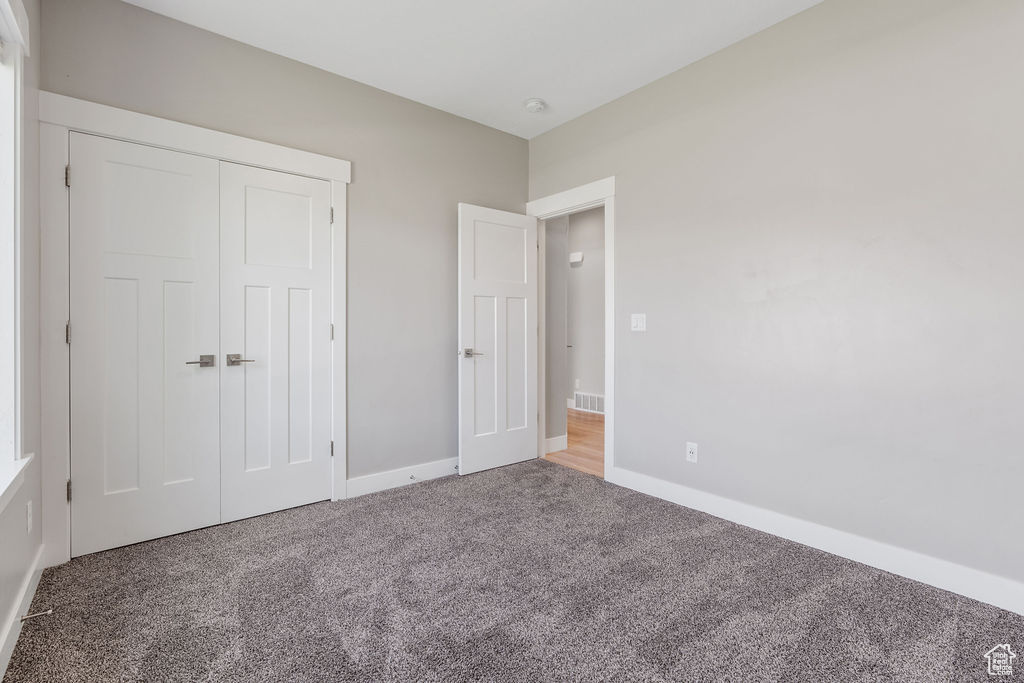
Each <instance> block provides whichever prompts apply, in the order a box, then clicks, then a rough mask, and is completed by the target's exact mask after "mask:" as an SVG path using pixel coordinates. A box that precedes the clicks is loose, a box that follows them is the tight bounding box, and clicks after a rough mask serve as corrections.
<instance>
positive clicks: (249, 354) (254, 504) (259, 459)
mask: <svg viewBox="0 0 1024 683" xmlns="http://www.w3.org/2000/svg"><path fill="white" fill-rule="evenodd" d="M330 213H331V186H330V183H328V182H326V181H323V180H316V179H312V178H306V177H303V176H297V175H291V174H287V173H280V172H277V171H268V170H264V169H260V168H254V167H251V166H243V165H239V164H232V163H226V162H222V163H221V302H222V303H221V316H222V318H221V320H222V323H221V341H222V345H221V347H222V356H221V358H220V359H219V361H221V362H220V366H221V369H220V371H221V377H222V384H221V421H222V428H221V438H222V444H221V449H222V451H221V452H222V458H223V467H222V477H223V479H222V499H221V513H222V514H221V516H222V521H224V522H228V521H232V520H235V519H241V518H243V517H250V516H252V515H258V514H263V513H266V512H271V511H274V510H281V509H284V508H288V507H294V506H296V505H304V504H306V503H312V502H316V501H319V500H327V499H328V498H330V497H331V410H332V406H331V217H330ZM226 354H238V355H240V356H241V358H242V359H244V360H243V362H241V363H240V364H239V365H228V364H227V362H226V361H225V358H226ZM245 361H251V362H245Z"/></svg>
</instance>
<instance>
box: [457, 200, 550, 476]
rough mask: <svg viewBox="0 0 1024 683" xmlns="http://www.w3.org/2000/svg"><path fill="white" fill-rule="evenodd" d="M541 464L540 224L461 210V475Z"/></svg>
mask: <svg viewBox="0 0 1024 683" xmlns="http://www.w3.org/2000/svg"><path fill="white" fill-rule="evenodd" d="M536 457H537V219H535V218H532V217H530V216H523V215H520V214H516V213H509V212H507V211H497V210H495V209H487V208H484V207H480V206H473V205H471V204H459V473H460V474H471V473H473V472H479V471H481V470H486V469H490V468H492V467H501V466H503V465H511V464H512V463H516V462H522V461H524V460H530V459H533V458H536Z"/></svg>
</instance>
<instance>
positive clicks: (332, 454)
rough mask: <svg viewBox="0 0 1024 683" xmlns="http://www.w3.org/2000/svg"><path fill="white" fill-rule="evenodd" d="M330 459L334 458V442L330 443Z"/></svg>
mask: <svg viewBox="0 0 1024 683" xmlns="http://www.w3.org/2000/svg"><path fill="white" fill-rule="evenodd" d="M331 457H332V458H333V457H334V442H333V441H332V442H331Z"/></svg>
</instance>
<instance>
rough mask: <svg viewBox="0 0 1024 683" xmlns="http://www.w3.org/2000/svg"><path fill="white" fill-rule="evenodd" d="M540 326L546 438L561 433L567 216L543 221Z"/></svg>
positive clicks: (566, 356)
mask: <svg viewBox="0 0 1024 683" xmlns="http://www.w3.org/2000/svg"><path fill="white" fill-rule="evenodd" d="M544 235H545V251H544V256H545V268H544V298H545V301H544V317H545V321H544V330H545V341H544V343H545V352H546V363H547V364H546V366H545V373H544V374H545V375H546V376H545V378H544V391H545V392H546V394H545V403H544V414H545V416H546V418H547V420H546V423H545V434H544V436H545V437H546V438H549V439H550V438H552V437H556V436H565V433H566V429H567V427H566V412H565V410H566V407H565V399H566V396H568V395H569V394H566V387H567V386H569V353H568V349H566V344H567V343H568V342H567V341H566V335H567V334H568V319H567V317H566V316H567V312H566V305H567V304H568V295H569V292H568V287H569V217H568V216H561V217H559V218H551V219H549V220H547V221H545V231H544Z"/></svg>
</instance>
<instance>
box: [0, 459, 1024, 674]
mask: <svg viewBox="0 0 1024 683" xmlns="http://www.w3.org/2000/svg"><path fill="white" fill-rule="evenodd" d="M50 607H52V608H54V614H53V616H51V617H43V618H40V619H37V620H35V621H31V622H29V623H28V624H27V625H26V626H25V628H24V630H23V631H22V635H21V639H20V640H19V642H18V645H17V648H16V650H15V652H14V657H13V660H12V661H11V664H10V667H9V669H8V672H7V675H6V676H5V678H4V681H6V682H8V683H14V682H15V681H136V680H138V681H208V680H213V681H349V680H361V681H387V680H403V681H413V680H416V681H437V680H446V681H453V680H484V681H508V680H517V681H551V680H557V681H566V680H644V681H664V680H672V681H677V680H678V681H726V680H729V681H800V682H805V681H824V680H836V681H845V680H849V681H880V680H893V681H928V683H935V682H937V681H969V680H978V681H985V680H995V679H990V678H989V676H988V675H987V672H986V669H985V660H984V658H983V655H984V653H985V652H986V651H987V650H989V649H990V648H991V647H992V646H994V645H995V644H997V643H1011V644H1013V645H1014V647H1015V649H1016V650H1017V651H1020V650H1024V617H1021V616H1019V615H1014V614H1011V613H1009V612H1005V611H1001V610H998V609H996V608H994V607H990V606H988V605H984V604H981V603H978V602H975V601H972V600H967V599H965V598H960V597H957V596H956V595H953V594H950V593H946V592H943V591H940V590H937V589H934V588H930V587H928V586H925V585H922V584H919V583H915V582H913V581H909V580H906V579H902V578H898V577H896V576H893V575H890V574H886V573H885V572H881V571H877V570H874V569H871V568H868V567H865V566H863V565H859V564H856V563H854V562H850V561H848V560H843V559H840V558H838V557H835V556H832V555H828V554H826V553H822V552H819V551H817V550H813V549H811V548H807V547H804V546H801V545H798V544H796V543H790V542H788V541H783V540H781V539H778V538H775V537H773V536H769V535H766V534H763V533H760V532H757V531H753V530H750V529H747V528H745V527H741V526H737V525H735V524H731V523H728V522H725V521H722V520H720V519H717V518H715V517H711V516H708V515H705V514H702V513H699V512H694V511H692V510H689V509H686V508H682V507H678V506H676V505H672V504H670V503H666V502H663V501H660V500H657V499H654V498H649V497H647V496H644V495H642V494H639V493H635V492H633V491H629V490H627V489H623V488H619V487H616V486H613V485H610V484H606V483H605V482H603V481H601V480H598V479H595V478H593V477H590V476H587V475H584V474H580V473H577V472H574V471H572V470H569V469H565V468H562V467H559V466H557V465H552V464H550V463H546V462H541V461H536V462H531V463H527V464H523V465H516V466H512V467H506V468H503V469H500V470H495V471H491V472H485V473H482V474H477V475H473V476H470V477H462V478H456V477H452V478H447V479H440V480H435V481H431V482H426V483H422V484H416V485H414V486H410V487H406V488H402V489H395V490H391V491H385V492H382V493H377V494H373V495H369V496H364V497H362V498H357V499H354V500H350V501H344V502H339V503H321V504H317V505H311V506H308V507H304V508H298V509H295V510H289V511H286V512H281V513H277V514H273V515H267V516H265V517H260V518H256V519H250V520H245V521H242V522H236V523H234V524H228V525H224V526H220V527H213V528H210V529H204V530H201V531H196V532H192V533H188V534H182V535H180V536H174V537H171V538H165V539H160V540H157V541H152V542H149V543H142V544H139V545H135V546H131V547H128V548H121V549H118V550H112V551H109V552H105V553H98V554H95V555H91V556H88V557H83V558H80V559H76V560H74V561H73V562H71V563H69V564H66V565H64V566H61V567H57V568H54V569H49V570H47V571H46V572H45V573H44V575H43V578H42V581H41V583H40V585H39V590H38V593H37V595H36V598H35V601H34V602H33V605H32V609H33V610H43V609H47V608H50ZM1022 654H1024V653H1022ZM1017 661H1018V662H1019V666H1020V668H1021V671H1020V672H1018V674H1017V675H1018V676H1020V677H1024V656H1022V657H1021V658H1020V659H1018V660H1017ZM1002 680H1007V679H1002ZM1010 680H1014V679H1010Z"/></svg>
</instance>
